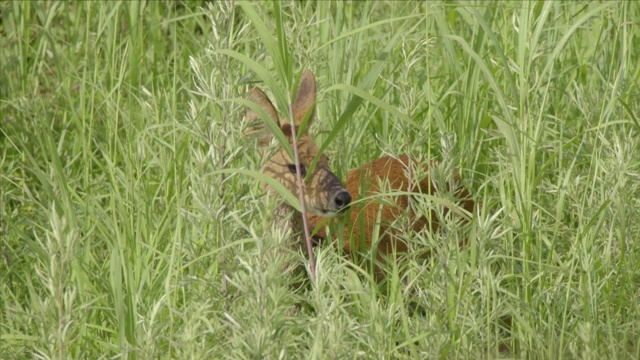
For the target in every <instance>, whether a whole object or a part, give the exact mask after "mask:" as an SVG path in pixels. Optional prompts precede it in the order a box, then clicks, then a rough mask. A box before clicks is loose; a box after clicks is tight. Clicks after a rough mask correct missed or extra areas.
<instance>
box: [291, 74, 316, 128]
mask: <svg viewBox="0 0 640 360" xmlns="http://www.w3.org/2000/svg"><path fill="white" fill-rule="evenodd" d="M315 107H316V79H315V78H314V76H313V73H312V72H311V70H305V72H304V73H303V74H302V79H300V84H299V85H298V90H297V91H296V99H295V101H294V102H293V121H294V123H295V125H296V129H298V128H299V127H300V126H302V125H304V130H303V131H304V133H307V131H308V130H309V128H310V127H311V124H312V123H313V120H314V115H315V114H314V112H315ZM307 114H308V116H309V120H307V122H306V124H304V120H305V118H306V117H307Z"/></svg>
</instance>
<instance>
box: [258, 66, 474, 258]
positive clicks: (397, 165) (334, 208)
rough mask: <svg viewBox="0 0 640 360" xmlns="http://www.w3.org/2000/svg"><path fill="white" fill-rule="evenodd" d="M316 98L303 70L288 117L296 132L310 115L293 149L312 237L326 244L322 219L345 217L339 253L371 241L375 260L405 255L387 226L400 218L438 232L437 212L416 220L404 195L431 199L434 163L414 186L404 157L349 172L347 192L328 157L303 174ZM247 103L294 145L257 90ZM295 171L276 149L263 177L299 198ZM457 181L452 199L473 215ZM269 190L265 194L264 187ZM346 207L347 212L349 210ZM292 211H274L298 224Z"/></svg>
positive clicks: (297, 228)
mask: <svg viewBox="0 0 640 360" xmlns="http://www.w3.org/2000/svg"><path fill="white" fill-rule="evenodd" d="M315 97H316V84H315V78H314V77H313V74H312V73H311V71H309V70H307V71H305V72H304V74H303V76H302V79H301V81H300V84H299V86H298V90H297V93H296V98H295V101H294V104H293V107H292V109H293V114H292V115H293V123H294V125H295V126H296V129H299V128H300V127H301V126H302V125H303V124H304V121H303V120H304V118H305V117H306V116H308V115H309V114H310V118H309V119H308V121H307V122H306V127H305V128H304V129H302V130H303V132H302V136H301V137H300V138H299V140H298V141H297V144H296V145H297V147H298V153H299V163H298V164H297V165H298V166H299V170H300V172H301V175H302V177H303V178H305V181H304V184H303V193H304V201H305V203H306V205H307V211H308V214H307V219H308V220H309V223H310V225H311V228H312V229H313V228H318V232H317V234H316V237H317V238H319V239H324V238H326V236H327V234H326V231H325V230H324V227H323V226H322V224H323V223H324V222H326V220H325V218H327V217H335V216H336V215H338V216H339V215H345V214H347V213H348V216H347V219H346V220H347V221H346V224H345V226H344V231H343V240H344V246H343V250H344V251H345V252H346V253H352V252H353V251H354V250H369V249H370V248H371V246H372V240H373V239H378V242H377V250H378V254H390V253H391V252H392V251H394V250H395V251H397V252H407V251H408V250H409V249H408V246H407V244H406V243H405V242H403V241H402V240H401V239H399V237H398V236H397V234H396V231H395V230H394V228H393V226H390V225H391V224H392V223H394V222H395V220H396V219H398V218H400V217H408V218H409V220H410V223H411V227H412V229H414V230H416V231H418V230H420V229H423V228H427V229H428V230H430V231H436V230H437V229H438V227H439V224H438V221H437V219H436V216H435V212H434V211H431V214H429V215H426V216H425V215H421V216H419V217H418V216H417V214H415V213H414V212H413V211H412V210H411V206H410V204H409V201H410V199H409V196H408V195H407V194H408V193H423V194H430V195H435V194H436V193H437V186H436V184H434V183H432V182H431V180H430V178H429V176H428V175H424V174H428V170H429V166H435V165H437V163H436V162H431V163H430V164H429V166H426V165H425V166H423V169H422V170H423V171H421V172H420V173H421V174H423V175H424V176H423V177H422V179H419V181H416V179H410V178H409V176H407V175H408V173H409V169H410V168H411V167H415V166H416V165H417V161H416V160H415V159H413V158H411V157H409V156H407V155H401V156H399V157H398V158H393V157H390V156H385V157H381V158H378V159H376V160H373V161H371V162H369V163H367V164H364V165H362V166H360V167H358V168H356V169H353V170H351V171H349V173H348V175H347V180H346V188H345V187H343V186H342V184H341V182H340V180H339V179H338V178H337V177H336V176H335V175H334V174H333V173H332V172H331V170H330V168H329V165H328V163H329V159H328V158H327V156H326V155H324V154H322V155H321V156H320V157H319V160H318V162H317V163H316V166H315V168H314V170H313V173H312V174H306V172H307V169H308V168H309V166H310V164H311V162H312V161H313V159H314V158H315V157H316V155H317V154H318V151H319V148H318V146H317V145H316V144H315V142H314V141H313V140H312V139H311V138H310V137H309V135H308V132H307V131H308V128H309V127H310V125H311V123H312V122H313V119H314V114H313V112H314V109H315ZM249 98H250V100H252V101H253V102H254V103H256V104H257V105H258V106H260V107H261V108H262V110H264V112H265V113H266V114H267V115H268V116H269V117H271V119H272V120H274V121H275V122H276V124H278V126H279V127H280V130H281V131H282V132H283V134H284V135H285V136H286V137H287V139H288V140H289V142H290V143H291V144H293V141H294V140H295V139H296V134H294V133H293V131H292V126H291V125H290V124H289V123H283V122H281V121H280V119H279V118H278V115H277V111H276V110H275V107H274V106H273V104H272V103H271V102H270V101H269V99H268V97H267V96H266V94H264V92H262V91H261V90H259V89H253V90H252V91H251V92H250V95H249ZM258 119H259V116H258V115H257V114H256V113H255V112H253V111H249V112H248V113H247V116H246V121H248V122H250V123H252V124H253V125H250V129H253V130H257V131H254V133H258V134H259V135H260V138H259V139H260V141H259V144H260V145H266V144H267V143H268V142H269V140H270V138H271V136H272V135H271V134H270V133H269V132H268V130H267V129H266V127H265V126H261V125H259V122H256V120H258ZM256 123H258V125H257V126H256V125H255V124H256ZM297 170H298V167H297V166H296V164H295V162H294V161H293V160H292V159H291V158H290V156H289V155H288V154H287V152H286V151H285V150H284V149H279V150H278V151H276V152H275V154H274V155H272V156H271V157H270V158H269V159H268V160H267V161H266V163H265V165H264V166H263V168H262V170H261V171H262V172H263V173H264V174H267V175H269V176H271V177H272V178H274V179H276V180H277V181H278V182H280V183H281V184H283V185H284V186H285V187H286V188H287V189H288V190H289V191H291V192H292V193H294V194H297V182H296V176H295V175H296V171H297ZM458 181H459V178H458V175H457V174H454V186H453V189H447V190H453V192H454V194H456V195H457V196H459V197H460V198H461V199H462V200H461V201H459V202H458V203H459V205H460V206H461V207H462V208H464V209H465V210H467V211H469V212H471V211H473V209H474V206H475V205H474V202H473V200H471V199H470V198H469V192H468V191H467V190H466V189H465V188H463V187H460V186H459V185H458V184H457V182H458ZM267 190H268V191H269V188H268V187H267ZM389 190H390V191H391V192H396V193H399V194H397V195H395V196H392V197H391V198H390V197H381V196H379V194H380V193H385V192H388V191H389ZM352 201H354V203H353V204H351V202H352ZM350 204H351V206H349V205H350ZM293 211H294V210H293V208H292V207H290V206H288V205H286V204H282V207H281V208H280V209H279V210H278V212H279V213H281V214H289V215H293V216H294V217H296V216H297V217H298V218H300V215H299V213H298V214H291V213H292V212H293ZM445 211H446V209H445ZM378 220H380V221H378ZM330 221H331V220H330ZM333 221H335V220H333ZM287 224H288V226H290V227H291V228H292V231H293V232H296V233H300V232H301V230H302V229H301V221H300V220H299V219H290V220H289V221H288V222H287ZM318 225H320V226H318ZM376 230H377V231H379V232H378V233H377V234H376V233H374V231H376ZM300 244H301V243H300ZM354 246H355V249H354ZM362 247H364V248H362Z"/></svg>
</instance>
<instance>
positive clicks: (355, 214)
mask: <svg viewBox="0 0 640 360" xmlns="http://www.w3.org/2000/svg"><path fill="white" fill-rule="evenodd" d="M417 163H418V162H417V160H415V159H412V158H411V157H409V156H408V155H400V156H399V157H398V158H394V157H391V156H384V157H381V158H378V159H376V160H373V161H371V162H369V163H366V164H364V165H362V166H360V167H358V168H356V169H353V170H351V171H349V173H348V174H347V180H346V189H347V191H348V192H349V194H351V198H352V200H353V203H352V205H351V206H350V209H349V211H348V215H347V216H348V219H347V220H346V222H345V226H344V228H343V232H342V234H343V236H342V239H343V240H344V244H343V250H344V251H345V252H346V253H351V252H352V251H353V250H369V249H371V247H372V245H373V244H372V241H373V240H374V239H376V238H377V241H378V243H377V250H378V253H379V254H385V255H388V254H390V253H391V252H392V251H394V250H395V251H396V252H407V251H408V250H409V249H408V247H407V244H406V243H405V242H403V241H402V240H401V239H400V238H399V237H398V236H397V235H398V234H397V231H396V229H395V228H394V227H393V226H392V225H393V223H394V222H395V221H396V219H398V218H399V217H407V218H408V220H409V224H410V227H411V229H412V230H414V231H419V230H421V229H424V228H428V229H429V230H430V231H437V230H438V228H439V223H438V220H437V216H436V214H435V210H432V211H431V214H430V215H429V216H418V215H417V214H416V213H415V212H414V211H413V210H412V208H411V206H410V204H409V202H410V198H409V195H407V193H422V194H429V195H436V194H437V186H436V184H434V183H432V182H431V181H430V178H429V176H423V177H422V179H420V181H417V179H410V178H409V177H408V173H409V169H410V167H411V166H415V165H417ZM437 165H438V164H437V162H436V161H432V162H431V163H430V164H429V165H422V166H423V169H422V170H423V171H422V174H426V173H428V171H429V166H437ZM458 181H459V177H458V175H457V174H454V182H455V183H457V182H458ZM449 190H451V189H447V191H449ZM394 192H395V193H398V194H397V195H392V196H380V194H384V193H394ZM454 195H455V196H456V197H457V198H459V199H460V202H459V204H458V205H460V206H461V207H462V208H464V209H465V210H466V211H468V212H472V211H473V210H474V207H475V203H474V202H473V200H471V199H470V196H469V192H468V191H467V190H466V189H465V188H463V187H457V188H456V189H455V190H454ZM360 199H365V201H358V200H360ZM445 212H446V209H445ZM309 219H310V223H311V224H312V227H317V226H318V225H320V227H319V229H318V232H317V234H316V236H317V237H318V238H319V239H320V240H324V239H325V238H326V231H325V227H324V226H322V224H323V223H324V222H326V220H325V219H323V218H322V217H319V216H317V215H309ZM333 222H336V220H334V221H333ZM376 229H377V231H378V233H377V234H376V233H374V231H376ZM354 246H355V247H356V249H353V247H354ZM425 255H428V254H425Z"/></svg>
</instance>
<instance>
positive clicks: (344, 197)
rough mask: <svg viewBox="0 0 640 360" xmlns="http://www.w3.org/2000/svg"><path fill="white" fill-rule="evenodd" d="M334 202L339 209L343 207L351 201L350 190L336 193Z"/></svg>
mask: <svg viewBox="0 0 640 360" xmlns="http://www.w3.org/2000/svg"><path fill="white" fill-rule="evenodd" d="M333 202H334V203H335V204H336V208H337V209H338V210H340V209H343V208H345V207H347V206H348V205H349V203H351V194H349V192H348V191H345V190H342V191H340V192H339V193H337V194H336V197H335V198H334V199H333Z"/></svg>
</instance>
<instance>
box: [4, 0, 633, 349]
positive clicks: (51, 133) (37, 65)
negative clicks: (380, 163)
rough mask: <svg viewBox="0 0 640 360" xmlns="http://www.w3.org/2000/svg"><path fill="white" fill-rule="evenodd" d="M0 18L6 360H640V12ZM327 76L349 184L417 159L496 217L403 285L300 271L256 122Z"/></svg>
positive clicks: (472, 5)
mask: <svg viewBox="0 0 640 360" xmlns="http://www.w3.org/2000/svg"><path fill="white" fill-rule="evenodd" d="M0 13H1V17H0V34H1V38H0V46H1V48H2V50H1V51H0V60H1V68H2V70H1V71H0V241H1V245H0V251H1V254H0V278H1V281H0V303H1V309H2V310H1V312H0V358H2V359H23V358H38V359H104V358H124V359H214V358H215V359H217V358H228V359H244V358H251V359H274V358H282V359H289V358H302V359H327V358H336V359H348V358H354V359H369V358H374V359H390V358H394V359H396V358H397V359H403V358H406V359H417V358H423V359H434V358H442V359H444V358H446V359H448V358H460V359H467V358H472V359H478V358H484V359H497V358H517V359H523V358H527V359H529V358H530V359H559V358H568V359H573V358H577V359H638V358H640V341H639V339H640V136H639V135H640V134H639V133H640V120H639V119H640V88H639V86H640V61H638V59H640V3H639V2H634V1H591V2H585V1H580V2H571V1H562V2H561V1H547V2H543V1H532V2H525V1H523V2H521V1H512V2H486V1H429V2H420V1H407V2H400V1H370V2H356V1H348V2H327V1H319V2H312V1H307V2H297V1H296V2H294V1H286V2H247V3H245V2H236V1H217V2H204V1H203V2H183V3H174V2H146V3H144V2H55V1H41V2H17V1H16V2H2V3H0ZM305 69H311V70H312V71H313V72H314V73H315V76H316V79H317V81H318V101H317V105H316V112H317V114H316V116H317V118H316V121H315V123H314V124H313V127H312V128H311V130H310V133H311V134H312V136H313V137H314V138H315V139H316V140H317V142H318V143H319V144H320V145H321V146H322V149H323V151H324V153H325V154H326V155H328V156H329V158H330V159H331V166H332V168H333V170H334V172H335V173H336V174H337V175H338V176H339V177H341V178H344V175H345V174H346V172H347V171H348V170H349V169H351V168H355V167H357V166H358V165H360V164H363V163H365V162H367V161H370V160H373V159H374V158H376V157H379V156H381V155H383V154H390V155H399V154H403V153H410V154H413V155H414V156H416V157H419V158H422V159H437V160H439V161H440V162H441V167H440V170H439V171H438V172H437V173H434V175H433V176H446V174H447V173H448V172H450V171H451V170H452V169H458V171H459V172H460V175H461V177H462V179H463V181H464V184H465V186H466V187H468V188H469V189H470V190H471V193H472V194H473V196H474V198H475V200H476V201H477V202H478V203H481V204H482V209H480V210H479V211H478V212H477V213H476V214H474V219H473V221H471V222H470V223H469V224H464V225H460V224H459V223H457V222H455V221H454V220H453V219H451V218H445V219H443V221H444V223H443V226H442V228H443V229H442V231H440V232H438V233H435V234H431V233H425V232H420V233H407V234H405V235H406V238H407V241H410V242H411V244H412V246H416V247H420V248H426V249H433V250H434V255H433V256H432V258H431V259H429V260H428V261H426V262H425V261H420V260H419V259H416V258H414V257H412V256H409V258H408V259H406V260H404V261H399V262H397V263H396V264H394V265H393V266H390V268H389V269H387V270H388V276H387V278H386V280H385V281H384V283H378V282H376V281H375V279H374V277H373V276H372V274H371V271H370V269H369V268H368V267H367V266H366V263H365V262H356V261H353V260H352V259H350V258H347V257H345V256H343V254H342V253H341V251H340V249H339V246H336V244H334V243H331V242H326V243H324V244H322V245H321V246H318V247H316V248H315V250H314V258H315V260H316V271H317V278H316V280H315V282H312V281H310V279H309V268H308V262H307V261H306V256H305V254H303V253H302V252H301V253H291V252H290V253H283V250H282V249H283V248H286V246H287V245H286V244H287V241H288V240H287V239H288V237H289V234H287V233H286V232H283V231H282V229H279V228H278V227H277V226H275V225H274V223H273V219H272V216H271V215H272V213H273V209H274V206H275V205H276V203H277V199H272V198H267V197H265V195H264V194H265V192H264V190H263V188H262V187H261V182H262V181H264V179H263V177H262V176H261V175H260V174H259V172H258V171H259V169H260V166H261V162H262V160H263V158H262V153H263V151H262V149H260V148H258V147H257V146H256V144H255V142H252V141H249V140H248V139H247V138H246V137H245V136H244V132H245V130H246V129H245V128H244V127H243V123H242V118H243V114H244V112H245V102H243V100H242V97H243V96H244V94H246V92H247V90H248V89H249V88H250V87H252V86H258V87H260V88H262V89H264V90H265V91H266V92H267V93H268V94H269V95H270V97H271V98H272V99H276V101H275V105H276V106H277V107H278V108H279V109H281V111H282V109H284V108H286V107H287V106H288V104H289V102H290V101H291V98H292V95H293V94H294V91H295V86H296V83H297V81H298V79H299V78H300V75H301V73H302V71H304V70H305ZM417 206H421V207H423V208H426V209H429V208H430V207H433V206H434V204H433V203H430V202H429V201H426V200H425V201H422V202H420V203H419V204H417ZM461 237H465V238H468V239H469V241H468V245H467V246H465V247H459V246H458V245H457V244H458V242H459V239H460V238H461ZM283 254H284V255H283ZM364 257H366V254H365V256H364ZM291 261H297V262H299V264H307V265H306V266H307V269H306V272H302V273H296V272H293V271H283V268H284V267H283V264H285V263H286V262H291ZM300 284H301V285H300Z"/></svg>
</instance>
